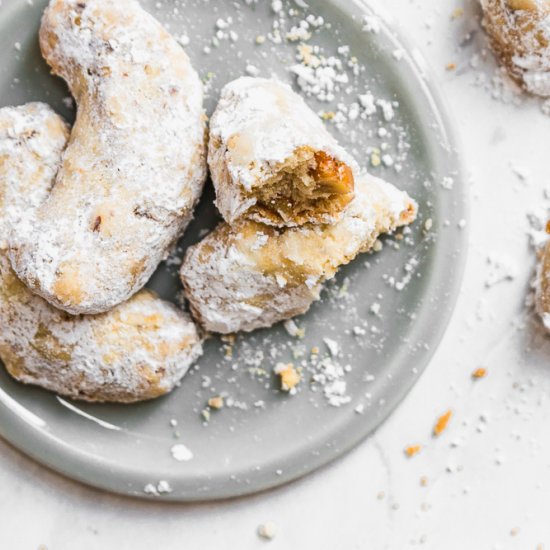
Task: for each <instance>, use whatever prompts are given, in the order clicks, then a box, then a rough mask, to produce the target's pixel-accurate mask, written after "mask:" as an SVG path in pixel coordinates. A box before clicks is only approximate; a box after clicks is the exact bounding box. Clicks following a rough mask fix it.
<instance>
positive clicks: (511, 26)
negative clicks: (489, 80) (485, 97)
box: [480, 0, 550, 97]
mask: <svg viewBox="0 0 550 550" xmlns="http://www.w3.org/2000/svg"><path fill="white" fill-rule="evenodd" d="M480 1H481V7H482V9H483V14H484V15H483V26H484V27H485V29H486V30H487V34H488V35H489V38H490V41H491V47H492V49H493V50H494V52H495V53H496V55H497V56H498V57H499V59H500V62H501V63H502V64H503V65H504V66H505V67H506V69H507V70H508V73H509V74H510V76H511V77H512V78H513V79H514V80H515V81H516V82H517V83H518V84H519V85H520V86H522V87H523V88H525V90H527V91H528V92H530V93H532V94H535V95H540V96H543V97H547V96H550V1H549V0H480Z"/></svg>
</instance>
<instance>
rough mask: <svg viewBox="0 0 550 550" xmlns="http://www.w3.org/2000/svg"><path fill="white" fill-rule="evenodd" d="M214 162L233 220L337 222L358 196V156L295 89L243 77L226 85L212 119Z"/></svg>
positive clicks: (225, 212) (222, 201)
mask: <svg viewBox="0 0 550 550" xmlns="http://www.w3.org/2000/svg"><path fill="white" fill-rule="evenodd" d="M208 164H209V166H210V171H211V174H212V181H213V183H214V187H215V188H216V205H217V206H218V209H219V210H220V212H221V214H222V216H223V218H224V220H225V221H226V222H228V223H230V224H232V223H234V222H235V221H236V220H237V219H238V218H240V217H245V218H248V219H251V220H254V221H257V222H262V223H265V224H268V225H273V226H276V227H283V226H298V225H302V224H304V223H334V222H336V221H337V220H338V219H339V218H340V216H341V214H342V212H343V210H344V208H345V207H346V206H347V205H348V204H349V203H350V201H351V200H352V199H353V196H354V193H353V189H354V172H355V171H356V164H355V161H354V160H353V159H352V158H351V157H350V155H348V154H347V153H346V152H345V151H344V149H343V148H342V147H340V146H339V145H338V143H337V142H336V140H335V139H334V138H333V137H332V136H331V134H330V133H329V132H328V131H327V129H326V128H325V126H324V125H323V123H322V122H321V120H320V118H319V117H318V116H317V115H316V114H315V113H314V112H313V111H312V110H311V109H310V108H309V107H308V106H307V105H306V103H305V102H304V100H303V99H302V98H301V97H300V96H299V95H298V94H296V93H295V92H293V91H292V89H291V88H290V87H289V86H287V85H286V84H283V83H281V82H278V81H276V80H268V79H265V78H250V77H242V78H238V79H237V80H234V81H233V82H230V83H229V84H227V85H226V86H225V87H224V89H223V90H222V93H221V98H220V101H219V103H218V106H217V108H216V110H215V112H214V114H213V115H212V119H211V121H210V144H209V150H208Z"/></svg>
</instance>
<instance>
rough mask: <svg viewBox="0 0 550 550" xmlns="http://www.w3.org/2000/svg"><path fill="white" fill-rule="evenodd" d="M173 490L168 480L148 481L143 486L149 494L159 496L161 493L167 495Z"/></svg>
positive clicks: (144, 490)
mask: <svg viewBox="0 0 550 550" xmlns="http://www.w3.org/2000/svg"><path fill="white" fill-rule="evenodd" d="M172 491H173V489H172V487H171V485H170V484H169V483H168V481H165V480H161V481H159V482H158V483H156V484H155V483H148V484H147V485H145V487H144V488H143V492H144V493H145V494H147V495H152V496H155V497H158V496H160V495H166V494H169V493H171V492H172Z"/></svg>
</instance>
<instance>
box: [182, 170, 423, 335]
mask: <svg viewBox="0 0 550 550" xmlns="http://www.w3.org/2000/svg"><path fill="white" fill-rule="evenodd" d="M355 191H356V194H355V199H354V200H353V202H352V203H351V204H350V205H349V206H348V208H347V209H346V211H345V212H344V215H343V217H342V219H341V220H340V221H339V222H338V223H336V224H334V225H307V226H303V227H299V228H288V229H284V230H280V229H277V228H274V227H270V226H266V225H262V224H260V223H258V222H254V221H251V220H244V221H241V222H239V223H238V224H236V225H234V226H230V225H229V224H227V223H222V224H220V225H219V226H218V227H217V228H216V229H215V230H214V231H213V232H212V233H210V234H209V235H208V236H207V237H206V238H205V239H203V240H202V241H201V242H199V243H198V244H196V245H195V246H193V247H191V248H190V249H189V250H188V251H187V254H186V256H185V260H184V263H183V265H182V269H181V278H182V281H183V284H184V286H185V290H186V294H187V298H188V299H189V302H190V304H191V309H192V311H193V313H194V315H195V317H196V319H197V320H198V321H199V322H200V323H201V324H202V325H203V326H204V328H205V329H206V330H208V331H212V332H221V333H224V334H226V333H231V332H237V331H240V330H244V331H251V330H254V329H257V328H261V327H269V326H271V325H273V324H274V323H277V322H278V321H282V320H283V319H288V318H290V317H294V316H295V315H299V314H301V313H304V312H305V311H307V310H308V309H309V307H310V305H311V304H312V303H313V302H314V301H315V300H317V299H318V298H319V292H320V290H321V288H322V284H323V282H325V281H326V280H327V279H331V278H332V277H333V276H334V275H335V273H336V272H337V270H338V268H339V267H340V266H342V265H344V264H347V263H349V262H350V261H351V260H353V259H354V258H355V257H356V256H357V255H358V254H359V253H360V252H365V251H367V250H369V249H370V248H371V247H372V246H373V245H374V243H375V241H376V239H377V238H378V236H379V235H380V234H381V233H387V232H391V231H393V230H394V229H396V228H397V227H399V226H402V225H406V224H409V223H411V222H412V221H413V220H414V218H415V216H416V210H417V207H416V203H415V202H414V201H413V200H412V199H411V198H410V197H409V196H408V195H407V194H406V193H404V192H402V191H399V190H398V189H396V188H395V187H394V186H393V185H391V184H389V183H386V182H384V181H382V180H380V179H377V178H374V177H372V176H364V177H360V178H358V179H357V180H356V189H355Z"/></svg>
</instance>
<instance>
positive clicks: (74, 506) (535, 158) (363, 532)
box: [0, 0, 550, 550]
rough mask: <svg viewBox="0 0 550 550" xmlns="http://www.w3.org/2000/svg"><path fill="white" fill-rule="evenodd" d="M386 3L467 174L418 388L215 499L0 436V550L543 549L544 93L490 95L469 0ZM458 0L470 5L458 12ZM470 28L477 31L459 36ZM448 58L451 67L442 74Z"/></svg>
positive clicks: (547, 151)
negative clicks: (457, 248) (539, 276)
mask: <svg viewBox="0 0 550 550" xmlns="http://www.w3.org/2000/svg"><path fill="white" fill-rule="evenodd" d="M260 1H263V0H260ZM384 5H385V7H386V9H387V11H388V12H390V13H392V14H393V16H394V17H395V18H396V20H397V21H398V24H399V26H400V27H401V30H402V31H404V33H405V34H407V35H408V37H409V38H410V39H412V40H413V42H414V43H415V44H416V45H417V46H418V48H419V49H420V50H421V51H422V52H423V54H424V55H425V57H426V58H427V60H428V62H429V64H430V65H431V66H432V68H433V69H434V72H435V75H436V77H437V79H438V80H439V83H440V85H441V88H442V91H443V94H444V96H445V97H446V100H447V102H448V105H449V107H450V109H451V111H452V112H453V115H454V118H455V119H456V123H457V126H458V133H459V137H460V139H461V141H462V145H463V152H464V164H465V166H466V169H467V172H468V175H469V176H470V183H471V207H472V208H471V209H472V212H471V214H472V215H471V220H470V222H469V231H470V255H469V260H468V266H467V270H466V276H465V280H464V284H463V289H462V294H461V297H460V299H459V302H458V306H457V308H456V311H455V314H454V317H453V320H452V322H451V325H450V327H449V330H448V331H447V334H446V336H445V338H444V340H443V342H442V344H441V346H440V348H439V351H438V352H437V354H436V355H435V357H434V359H433V361H432V363H431V365H430V366H429V368H428V369H427V371H426V373H425V374H424V375H423V376H422V378H421V380H420V381H419V383H418V384H417V385H416V387H415V388H414V389H413V391H412V392H411V393H410V394H409V396H408V397H407V398H406V400H405V401H404V402H403V403H402V405H401V406H400V407H399V409H398V410H397V411H396V413H394V414H393V416H392V417H391V418H390V419H389V420H388V421H387V422H386V423H385V424H384V426H383V427H382V428H380V429H379V431H378V432H377V433H376V435H375V436H374V437H372V438H371V439H370V440H369V441H366V442H365V443H363V444H362V445H361V446H360V447H359V448H357V449H356V450H355V451H353V452H352V453H351V454H349V455H348V456H346V457H344V458H343V459H341V460H340V461H338V462H337V463H335V464H333V465H331V466H329V467H327V468H324V469H323V470H321V471H319V472H317V473H315V474H313V475H311V476H309V477H307V478H306V479H303V480H301V481H298V482H296V483H293V484H291V485H289V486H286V487H283V488H280V489H277V490H274V491H271V492H268V493H265V494H262V495H259V496H254V497H251V498H245V499H241V500H236V501H231V502H225V503H219V504H208V505H198V506H197V505H194V506H187V505H163V504H158V503H144V502H138V501H134V500H130V499H124V498H118V497H113V496H110V495H107V494H102V493H100V492H98V491H95V490H92V489H89V488H86V487H83V486H81V485H78V484H76V483H73V482H71V481H68V480H66V479H64V478H62V477H60V476H58V475H56V474H53V473H51V472H50V471H48V470H46V469H44V468H42V467H41V466H38V465H36V464H35V463H34V462H32V461H30V460H28V459H27V458H26V457H24V456H23V455H21V454H20V453H18V452H17V451H15V450H13V449H12V448H11V447H10V446H9V445H7V444H5V443H2V442H0V548H2V549H6V550H19V549H26V550H34V549H37V548H39V547H40V546H41V545H44V547H45V548H47V549H48V550H68V549H71V550H72V549H78V550H88V549H97V548H107V549H110V548H116V549H117V550H126V549H128V550H130V549H131V550H140V549H146V548H147V549H149V548H158V549H162V550H171V549H205V550H210V549H220V550H225V549H233V548H239V549H241V550H247V549H253V548H264V547H266V548H270V549H273V550H275V549H283V548H284V549H294V548H304V549H310V548H311V549H316V550H324V549H327V550H328V549H342V550H348V549H350V550H351V549H374V550H378V549H386V548H387V549H404V548H410V547H416V546H419V547H420V548H433V549H445V550H453V549H472V550H477V549H485V548H487V549H493V548H495V549H496V548H502V549H512V548H518V549H520V548H521V549H522V550H523V549H528V550H530V549H532V550H535V549H536V548H537V547H538V545H543V544H545V545H546V546H541V548H542V547H544V548H549V549H550V513H549V504H550V468H549V467H550V427H549V419H550V400H549V399H548V390H549V389H550V338H548V337H546V336H545V335H544V334H543V333H542V331H541V330H540V327H539V326H538V324H537V323H536V322H535V321H534V319H533V318H532V316H531V314H530V313H529V312H528V310H527V309H526V308H525V306H524V302H525V298H526V295H527V290H528V285H529V279H530V277H531V273H532V267H533V257H532V253H531V251H530V250H529V247H528V239H527V235H526V231H527V227H528V224H527V213H528V211H529V210H531V209H533V208H534V207H535V206H536V205H537V204H541V202H542V198H543V190H544V189H545V187H549V188H550V118H549V117H548V116H545V115H544V114H542V112H541V109H540V102H536V101H531V100H525V99H523V100H522V104H521V105H516V104H515V103H517V102H510V101H503V100H502V98H499V97H497V98H495V97H494V96H495V95H499V94H498V93H497V92H498V90H499V87H498V86H495V85H492V84H491V78H492V77H493V75H495V67H494V62H493V60H492V57H491V55H487V56H483V55H482V54H483V52H482V43H483V40H482V36H481V35H480V33H479V30H478V25H477V22H476V17H475V10H474V8H473V6H472V5H470V4H467V5H466V6H464V4H463V3H462V2H461V1H460V0H457V1H456V2H455V1H453V0H385V2H384ZM457 7H465V8H466V12H465V15H463V16H462V17H459V18H456V19H452V18H451V14H452V12H453V10H454V9H455V8H457ZM471 30H473V31H474V35H473V39H472V40H467V39H466V40H465V38H466V35H467V33H468V32H469V31H471ZM461 43H462V46H461V45H460V44H461ZM475 54H479V55H480V56H481V57H480V61H479V66H478V67H477V68H475V67H472V66H471V65H472V63H471V60H472V56H474V55H475ZM449 63H455V64H456V65H457V69H456V70H454V71H449V70H446V68H445V67H446V65H447V64H449ZM473 64H474V65H475V59H474V63H473ZM480 78H485V79H486V82H487V85H479V79H480ZM476 82H478V84H476ZM518 171H520V172H521V173H522V175H523V179H522V178H520V177H518V175H517V172H518ZM489 257H496V258H497V259H498V261H499V262H500V263H502V262H504V263H506V262H509V263H511V265H512V267H515V268H516V269H517V274H516V276H515V277H514V278H513V279H511V280H506V281H503V282H500V283H498V284H495V285H493V286H491V287H487V285H486V282H487V280H488V279H489V278H490V277H491V275H492V272H494V267H492V266H491V265H490V264H489V261H488V258H489ZM501 272H502V270H501V271H500V272H499V273H501ZM479 366H484V367H485V368H487V370H488V376H487V377H486V378H485V379H483V380H479V381H477V382H473V381H472V379H471V377H470V373H471V372H472V371H473V370H474V369H475V368H477V367H479ZM449 407H450V408H452V410H453V412H454V416H453V418H452V420H451V422H450V424H449V428H448V430H447V431H446V432H445V433H444V434H443V436H442V437H440V438H439V439H437V440H434V439H433V438H431V437H430V433H431V429H432V426H433V423H434V421H435V419H436V418H437V416H438V415H439V414H440V413H442V412H443V411H445V410H446V409H447V408H449ZM416 442H420V443H422V444H423V445H424V447H423V449H422V452H421V453H420V454H419V455H417V456H416V457H414V458H412V459H407V458H406V457H405V456H404V453H403V448H404V447H405V446H406V445H408V444H411V443H416ZM422 476H426V477H427V486H425V487H423V486H421V484H420V478H421V477H422ZM267 521H270V522H273V523H274V524H275V525H276V527H277V534H276V537H275V539H274V540H272V541H270V542H266V541H263V540H261V539H260V538H259V537H258V536H257V534H256V529H257V527H258V525H259V524H260V523H263V522H267Z"/></svg>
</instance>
